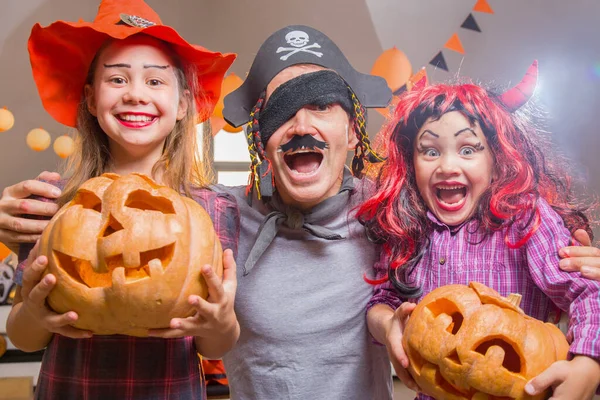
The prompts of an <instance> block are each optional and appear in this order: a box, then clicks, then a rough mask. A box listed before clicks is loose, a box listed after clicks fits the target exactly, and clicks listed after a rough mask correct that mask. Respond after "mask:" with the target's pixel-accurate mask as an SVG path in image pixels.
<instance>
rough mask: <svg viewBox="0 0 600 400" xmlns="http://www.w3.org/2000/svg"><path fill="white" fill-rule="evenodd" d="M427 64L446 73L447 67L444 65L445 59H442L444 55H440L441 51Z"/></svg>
mask: <svg viewBox="0 0 600 400" xmlns="http://www.w3.org/2000/svg"><path fill="white" fill-rule="evenodd" d="M429 64H431V65H433V66H434V67H436V68H440V69H443V70H444V71H446V72H447V71H448V65H446V59H444V55H443V54H442V51H441V50H440V52H439V53H437V54H436V56H435V57H433V59H432V60H431V61H429Z"/></svg>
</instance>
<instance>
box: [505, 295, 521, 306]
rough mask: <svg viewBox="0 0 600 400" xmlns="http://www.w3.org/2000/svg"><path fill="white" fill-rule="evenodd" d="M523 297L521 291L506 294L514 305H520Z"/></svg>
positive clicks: (507, 298)
mask: <svg viewBox="0 0 600 400" xmlns="http://www.w3.org/2000/svg"><path fill="white" fill-rule="evenodd" d="M522 297H523V296H521V295H520V294H519V293H511V294H509V295H508V296H506V300H507V301H508V302H509V303H511V304H512V305H514V306H516V307H519V304H521V298H522Z"/></svg>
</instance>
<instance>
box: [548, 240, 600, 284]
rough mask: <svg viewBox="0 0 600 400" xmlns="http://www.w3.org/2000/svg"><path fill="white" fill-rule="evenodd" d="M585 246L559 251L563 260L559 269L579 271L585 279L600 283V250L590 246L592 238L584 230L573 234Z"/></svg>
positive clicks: (569, 247)
mask: <svg viewBox="0 0 600 400" xmlns="http://www.w3.org/2000/svg"><path fill="white" fill-rule="evenodd" d="M573 238H575V239H576V240H577V241H578V242H579V243H581V244H582V245H583V246H568V247H563V248H562V249H560V250H559V251H558V255H559V256H560V257H561V258H562V260H560V262H559V264H558V265H559V267H560V269H562V270H563V271H569V272H572V271H579V272H581V275H582V276H583V277H584V278H587V279H594V280H596V281H600V249H598V248H596V247H591V246H590V244H591V243H590V237H589V236H588V234H587V232H586V231H585V230H583V229H578V230H576V231H575V233H574V234H573Z"/></svg>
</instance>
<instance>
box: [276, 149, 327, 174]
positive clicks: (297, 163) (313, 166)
mask: <svg viewBox="0 0 600 400" xmlns="http://www.w3.org/2000/svg"><path fill="white" fill-rule="evenodd" d="M283 160H284V161H285V163H286V165H287V166H288V168H289V169H290V170H291V171H294V172H296V173H299V174H312V173H314V172H316V171H317V170H318V169H319V167H320V166H321V162H322V161H323V154H322V153H319V152H317V151H311V150H299V151H297V152H294V153H287V154H284V156H283Z"/></svg>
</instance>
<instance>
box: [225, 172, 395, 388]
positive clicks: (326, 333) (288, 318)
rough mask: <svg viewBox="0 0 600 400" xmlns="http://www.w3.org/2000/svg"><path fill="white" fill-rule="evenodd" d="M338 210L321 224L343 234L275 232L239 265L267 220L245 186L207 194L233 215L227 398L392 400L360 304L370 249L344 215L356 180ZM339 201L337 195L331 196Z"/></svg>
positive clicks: (366, 289)
mask: <svg viewBox="0 0 600 400" xmlns="http://www.w3.org/2000/svg"><path fill="white" fill-rule="evenodd" d="M354 184H355V185H356V186H357V188H358V189H355V190H354V191H353V192H352V193H353V194H352V195H351V196H350V198H349V199H350V200H349V201H347V202H345V203H346V206H345V207H343V208H341V209H339V212H337V213H336V214H335V215H334V216H333V217H332V218H329V219H327V220H324V221H319V225H321V226H323V227H325V228H328V229H330V230H331V231H334V232H336V233H339V234H340V235H342V236H344V238H345V239H342V240H326V239H321V238H318V237H315V236H313V235H311V234H310V233H308V232H307V231H305V230H303V229H296V230H293V229H290V228H289V227H287V226H286V225H282V226H281V228H280V229H279V231H278V234H277V236H276V237H275V239H274V240H273V242H272V243H271V244H270V245H269V247H268V248H267V249H266V250H265V252H264V253H263V254H262V255H261V256H260V258H259V259H258V261H257V262H256V264H255V266H254V267H253V268H252V269H251V270H250V271H248V273H247V274H244V268H243V267H244V264H245V263H246V259H247V257H248V254H249V253H250V250H251V248H252V246H253V244H254V242H255V240H256V237H257V232H258V231H259V228H260V225H261V223H262V222H263V220H264V219H265V216H266V215H267V214H268V213H269V212H270V211H271V210H270V209H269V208H268V207H267V206H266V205H264V204H263V202H262V201H259V200H257V199H256V198H255V199H254V201H253V202H252V205H249V204H248V202H247V199H246V196H245V187H235V188H227V187H223V186H218V187H216V188H215V189H216V190H218V191H224V192H228V193H231V194H233V195H234V196H235V197H236V199H237V201H238V206H239V208H240V213H241V232H240V242H239V250H238V258H237V260H236V261H237V266H238V268H237V270H238V289H237V295H236V300H235V311H236V314H237V318H238V320H239V322H240V326H241V335H240V339H239V341H238V343H237V345H236V346H235V347H234V349H233V350H231V351H230V352H229V353H228V354H227V355H226V356H225V357H224V359H223V361H224V363H225V369H226V371H227V376H228V379H229V385H230V389H231V398H232V399H234V400H241V399H243V400H246V399H259V400H275V399H277V400H279V399H297V400H300V399H302V400H306V399H311V400H312V399H344V400H346V399H357V400H365V399H375V400H380V399H381V400H387V399H391V398H392V380H391V371H390V362H389V360H388V357H387V352H386V349H385V347H384V346H381V345H377V344H375V343H374V342H373V339H372V338H371V336H370V334H369V332H368V328H367V322H366V313H365V310H366V305H367V302H368V301H369V299H370V297H371V295H372V293H373V287H372V286H371V285H369V284H368V283H366V282H365V281H364V279H363V274H365V273H367V274H369V276H372V275H373V274H372V266H373V264H374V262H375V261H376V260H377V258H378V254H377V251H378V248H377V247H376V246H374V245H373V244H371V243H369V242H368V241H367V239H366V237H365V234H364V229H363V227H362V225H360V224H359V223H358V221H357V220H356V219H355V218H354V216H353V214H350V210H351V209H352V208H353V207H354V206H356V205H357V204H358V202H359V201H360V197H361V190H360V188H359V186H360V185H361V182H360V181H359V180H356V179H355V180H354ZM338 196H339V195H338Z"/></svg>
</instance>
